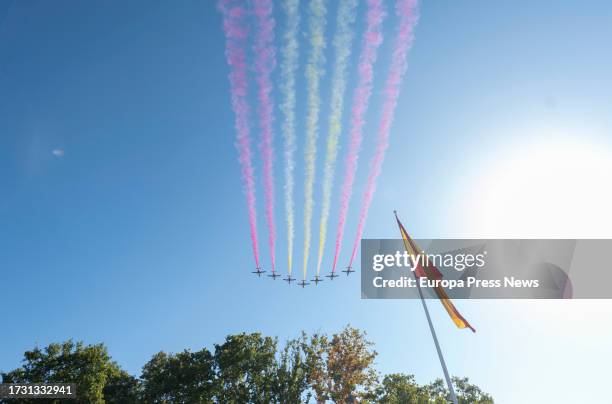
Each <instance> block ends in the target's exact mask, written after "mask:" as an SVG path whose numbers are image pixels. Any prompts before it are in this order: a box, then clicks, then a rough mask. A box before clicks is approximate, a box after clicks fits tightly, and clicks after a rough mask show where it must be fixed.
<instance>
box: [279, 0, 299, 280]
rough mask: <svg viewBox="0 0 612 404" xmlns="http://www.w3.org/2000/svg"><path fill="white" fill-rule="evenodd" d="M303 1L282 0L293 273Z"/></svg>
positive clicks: (287, 197)
mask: <svg viewBox="0 0 612 404" xmlns="http://www.w3.org/2000/svg"><path fill="white" fill-rule="evenodd" d="M299 4H300V1H299V0H285V1H283V3H282V6H283V10H284V12H285V15H286V17H287V19H286V21H287V25H286V29H285V32H284V34H283V38H282V39H283V47H282V50H281V54H282V58H281V65H280V70H281V85H280V91H281V95H282V98H283V101H282V102H281V104H280V110H281V112H282V113H283V115H284V117H285V119H284V121H283V124H282V133H283V139H284V151H283V154H284V160H285V212H286V221H287V265H288V273H289V275H290V276H291V271H292V268H293V236H294V213H293V205H294V204H293V188H294V179H293V171H294V168H295V157H294V154H295V71H296V69H297V62H298V52H299V48H298V40H297V34H298V27H299V25H300V14H299Z"/></svg>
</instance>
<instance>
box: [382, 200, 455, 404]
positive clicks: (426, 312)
mask: <svg viewBox="0 0 612 404" xmlns="http://www.w3.org/2000/svg"><path fill="white" fill-rule="evenodd" d="M393 213H394V214H395V218H396V219H397V212H396V211H393ZM398 221H399V219H398ZM410 272H412V276H413V277H414V279H415V281H416V287H417V290H418V291H419V297H420V298H421V303H423V311H425V317H427V323H428V324H429V331H431V337H432V338H433V340H434V344H435V345H436V351H437V352H438V358H439V359H440V365H442V371H443V372H444V378H445V379H446V385H447V386H448V390H449V391H450V395H451V399H452V400H453V404H458V401H457V396H456V395H455V390H454V389H453V382H452V381H451V378H450V375H449V374H448V369H447V368H446V362H445V361H444V355H442V349H441V348H440V343H439V342H438V336H437V335H436V330H435V329H434V326H433V322H432V321H431V316H430V315H429V310H428V309H427V303H425V298H424V297H423V291H422V290H421V285H419V280H418V279H417V277H416V275H415V274H414V272H413V271H410Z"/></svg>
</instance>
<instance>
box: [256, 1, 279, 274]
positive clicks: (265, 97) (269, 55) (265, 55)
mask: <svg viewBox="0 0 612 404" xmlns="http://www.w3.org/2000/svg"><path fill="white" fill-rule="evenodd" d="M253 5H254V10H255V16H256V23H257V24H256V27H257V31H256V32H255V46H254V51H255V73H256V78H255V81H256V82H257V87H258V91H257V98H258V100H259V106H258V109H257V113H258V115H259V124H260V127H261V154H262V158H263V180H264V200H265V214H266V221H267V224H268V244H269V247H270V261H271V266H272V272H275V268H276V253H275V251H276V248H275V244H276V225H275V223H274V170H273V156H274V151H273V149H272V136H273V133H272V112H273V104H272V99H271V97H270V92H271V91H272V80H271V78H270V75H271V74H272V71H273V70H274V67H275V66H276V54H275V50H274V45H273V43H274V26H275V21H274V17H273V15H272V0H255V1H254V3H253Z"/></svg>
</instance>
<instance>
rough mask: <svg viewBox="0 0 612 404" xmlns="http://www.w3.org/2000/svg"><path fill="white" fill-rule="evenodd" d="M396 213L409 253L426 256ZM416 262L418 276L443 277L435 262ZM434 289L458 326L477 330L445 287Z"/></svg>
mask: <svg viewBox="0 0 612 404" xmlns="http://www.w3.org/2000/svg"><path fill="white" fill-rule="evenodd" d="M394 213H395V219H396V220H397V225H398V226H399V229H400V233H401V234H402V239H403V240H404V247H406V251H408V254H410V255H411V256H413V257H418V256H422V257H425V256H426V254H425V252H423V250H421V249H420V248H419V246H418V245H417V244H416V243H415V242H414V240H413V239H411V238H410V236H409V235H408V232H407V231H406V229H405V228H404V226H403V225H402V222H400V220H399V218H398V217H397V212H394ZM415 262H416V264H417V265H416V269H415V271H414V275H415V277H416V278H421V277H426V278H427V279H442V274H441V273H440V271H438V268H436V267H435V266H434V265H433V264H431V263H430V262H428V260H427V259H423V260H415ZM434 291H435V292H436V295H437V296H438V298H439V299H440V302H441V303H442V306H444V308H445V309H446V312H447V313H448V315H449V316H450V318H451V319H452V320H453V322H454V323H455V325H456V326H457V327H459V328H469V329H470V330H472V332H476V330H475V329H474V328H473V327H472V326H471V325H470V323H468V322H467V320H466V319H465V318H463V316H462V315H461V314H460V313H459V311H458V310H457V309H456V308H455V305H454V304H453V302H452V301H451V300H450V299H449V297H448V295H447V294H446V291H445V290H444V288H443V287H441V286H437V287H435V288H434Z"/></svg>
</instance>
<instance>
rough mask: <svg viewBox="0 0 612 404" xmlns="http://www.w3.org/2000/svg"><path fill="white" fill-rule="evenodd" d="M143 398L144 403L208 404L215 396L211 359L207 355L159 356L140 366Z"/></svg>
mask: <svg viewBox="0 0 612 404" xmlns="http://www.w3.org/2000/svg"><path fill="white" fill-rule="evenodd" d="M141 379H142V384H143V398H144V401H145V402H147V403H185V404H188V403H194V404H195V403H208V402H212V400H213V397H214V395H215V383H216V377H215V370H214V358H213V356H212V354H211V353H210V351H208V350H207V349H202V350H200V351H197V352H190V351H187V350H185V351H183V352H180V353H177V354H174V355H172V354H166V353H165V352H159V353H157V354H155V355H154V356H153V358H151V360H150V361H149V362H147V364H145V365H144V367H143V371H142V376H141Z"/></svg>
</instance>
